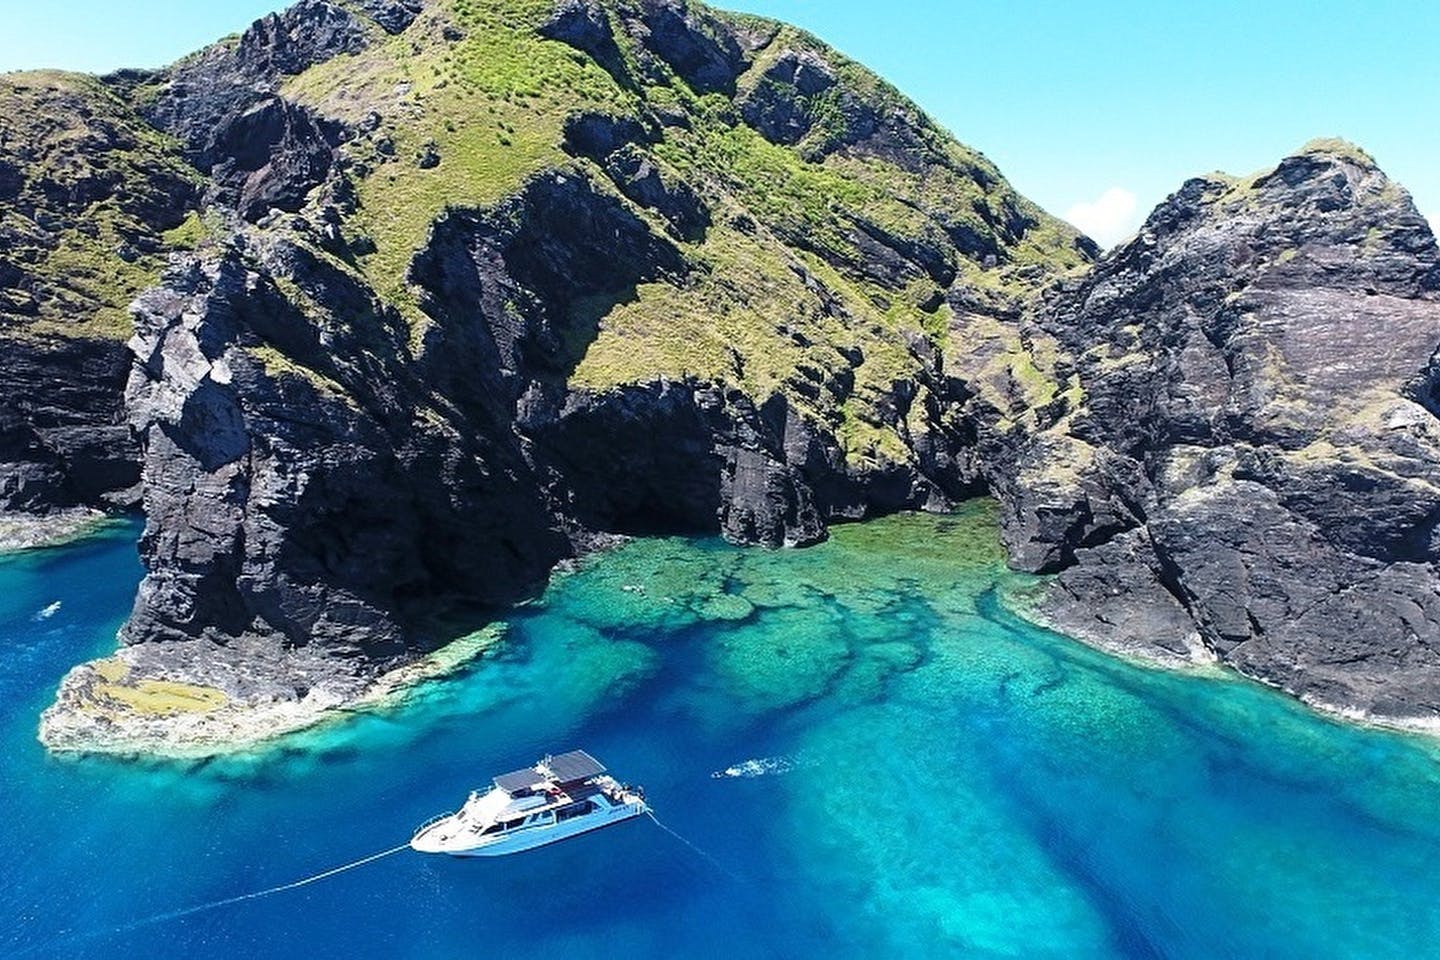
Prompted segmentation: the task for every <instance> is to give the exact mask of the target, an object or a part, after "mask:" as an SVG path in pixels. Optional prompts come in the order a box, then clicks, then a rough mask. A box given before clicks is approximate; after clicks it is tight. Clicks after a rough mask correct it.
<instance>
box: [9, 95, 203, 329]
mask: <svg viewBox="0 0 1440 960" xmlns="http://www.w3.org/2000/svg"><path fill="white" fill-rule="evenodd" d="M0 164H4V165H7V166H8V167H9V168H10V169H12V170H14V171H16V172H17V173H18V178H19V180H20V181H21V182H20V184H19V190H18V195H16V196H13V197H8V198H5V199H4V201H3V202H0V236H4V238H5V240H6V242H5V243H4V244H3V245H0V263H3V264H5V265H9V266H13V267H15V268H18V269H19V270H20V271H22V272H23V273H25V274H27V275H29V276H30V277H32V278H33V279H34V281H35V282H34V283H33V284H30V285H32V286H33V289H34V293H33V294H27V293H25V292H23V291H20V290H8V291H0V322H3V325H4V328H5V330H6V332H9V333H12V334H13V333H21V334H28V335H37V336H43V335H62V336H76V337H79V336H91V337H104V338H119V339H123V338H125V337H127V336H129V333H130V318H129V313H128V310H127V307H128V305H129V303H130V301H131V300H132V299H133V298H134V297H135V295H136V294H137V293H139V292H140V291H141V290H143V289H144V288H145V287H147V286H149V285H151V284H153V283H154V282H155V281H156V280H157V279H158V276H159V271H160V268H161V266H162V265H163V262H164V254H165V251H166V250H167V249H173V248H178V247H184V246H191V245H193V244H194V243H196V242H197V241H198V240H199V238H200V237H201V235H202V234H203V228H202V227H201V225H200V222H199V220H198V219H197V218H196V217H195V216H194V215H193V214H189V215H187V211H186V210H185V209H184V205H183V203H181V204H176V203H174V202H173V200H172V198H173V197H175V196H176V195H177V194H178V195H181V196H183V195H184V194H185V192H186V189H185V187H184V186H183V185H186V184H191V185H193V184H195V183H198V180H199V175H198V174H196V173H195V171H194V170H192V169H191V168H190V167H189V166H187V165H186V164H185V163H184V162H183V161H182V160H180V159H179V158H178V146H177V145H176V144H175V143H173V142H172V141H171V140H170V139H169V138H168V137H165V136H164V135H162V134H160V133H158V132H156V131H155V130H154V129H153V128H151V127H149V126H148V125H147V124H145V123H144V122H143V121H142V120H140V119H139V118H138V117H137V116H136V115H135V114H134V113H133V112H132V111H131V110H130V109H129V108H128V107H127V106H126V105H125V104H124V103H123V102H122V101H121V100H120V98H119V97H118V96H116V95H115V93H114V92H112V91H111V90H109V89H108V88H106V87H105V86H104V85H103V84H102V83H101V82H100V81H99V80H98V79H97V78H95V77H90V76H85V75H81V74H70V73H60V72H56V71H37V72H28V73H11V74H4V75H0ZM7 301H8V302H7Z"/></svg>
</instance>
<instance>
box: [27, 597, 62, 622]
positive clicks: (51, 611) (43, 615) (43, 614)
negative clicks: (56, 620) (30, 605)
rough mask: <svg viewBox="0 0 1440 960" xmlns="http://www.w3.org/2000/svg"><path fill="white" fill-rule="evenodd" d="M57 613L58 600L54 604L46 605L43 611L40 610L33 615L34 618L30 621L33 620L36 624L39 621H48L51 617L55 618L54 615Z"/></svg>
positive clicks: (58, 608)
mask: <svg viewBox="0 0 1440 960" xmlns="http://www.w3.org/2000/svg"><path fill="white" fill-rule="evenodd" d="M59 611H60V601H59V600H56V601H55V602H54V603H52V604H48V605H47V606H46V607H45V608H44V609H43V610H41V611H40V612H39V613H37V614H35V616H34V617H33V618H32V619H33V620H34V621H35V622H36V623H39V622H40V621H41V620H49V619H50V618H51V617H53V616H55V614H56V613H58V612H59Z"/></svg>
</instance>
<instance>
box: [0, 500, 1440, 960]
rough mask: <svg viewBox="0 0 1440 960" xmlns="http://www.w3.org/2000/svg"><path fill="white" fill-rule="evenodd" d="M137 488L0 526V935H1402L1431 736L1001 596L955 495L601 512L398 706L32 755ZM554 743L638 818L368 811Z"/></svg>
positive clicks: (96, 946)
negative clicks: (153, 743) (505, 841)
mask: <svg viewBox="0 0 1440 960" xmlns="http://www.w3.org/2000/svg"><path fill="white" fill-rule="evenodd" d="M136 534H137V528H136V527H134V526H133V525H119V526H116V527H115V528H113V529H111V530H110V531H109V532H108V533H106V534H104V535H102V536H99V537H96V538H93V539H91V540H89V541H87V542H84V543H82V544H78V545H72V546H70V547H67V548H64V549H60V550H55V551H48V552H43V553H32V554H26V555H21V556H12V557H8V558H4V559H0V710H3V712H0V957H4V956H11V955H18V956H43V957H104V958H107V960H114V958H128V957H154V956H157V955H164V956H167V957H205V958H225V957H249V956H261V955H264V956H272V957H346V958H352V960H353V958H372V957H375V958H378V957H387V958H389V957H396V958H441V957H443V958H454V957H465V956H482V955H483V956H492V957H494V956H503V957H515V958H525V960H541V958H548V957H556V958H573V957H576V956H612V957H624V958H627V960H635V958H652V957H654V958H659V957H666V958H672V957H681V958H683V957H702V956H710V957H723V958H725V960H741V958H750V957H824V958H826V960H844V958H851V957H855V958H861V957H863V958H875V957H921V956H928V957H948V956H963V957H1026V958H1033V957H1066V958H1076V957H1143V958H1149V957H1166V958H1190V957H1193V958H1205V960H1213V958H1218V957H1310V958H1315V957H1336V958H1341V957H1343V958H1348V960H1355V958H1370V957H1374V958H1381V957H1397V958H1398V957H1406V958H1415V957H1425V956H1435V955H1436V954H1437V952H1440V896H1437V894H1440V750H1437V748H1436V747H1435V745H1433V744H1432V743H1430V742H1429V741H1426V740H1423V739H1420V738H1415V737H1407V736H1402V735H1396V734H1391V733H1385V732H1380V731H1373V730H1363V729H1358V728H1354V727H1348V726H1344V725H1340V724H1337V723H1333V722H1331V721H1328V720H1325V719H1323V718H1320V717H1317V716H1315V715H1313V714H1311V713H1309V712H1307V711H1306V710H1305V709H1303V708H1302V707H1300V706H1298V705H1297V704H1294V703H1292V702H1291V701H1289V700H1288V699H1286V698H1284V697H1282V696H1280V695H1278V694H1276V693H1273V692H1271V691H1269V690H1265V689H1262V688H1259V687H1257V686H1255V685H1252V684H1249V683H1245V682H1241V681H1238V680H1234V679H1227V678H1225V677H1223V676H1219V675H1215V676H1200V675H1182V674H1176V673H1167V672H1161V671H1156V670H1149V669H1144V668H1140V667H1136V666H1132V665H1129V664H1126V663H1123V662H1121V661H1118V660H1115V659H1112V658H1109V657H1107V656H1105V655H1102V654H1100V653H1097V652H1094V651H1092V650H1090V649H1088V648H1086V647H1084V646H1081V645H1080V644H1078V643H1075V642H1073V641H1071V640H1068V639H1066V638H1064V637H1060V636H1056V635H1054V634H1051V633H1047V632H1044V631H1041V630H1037V629H1035V628H1033V627H1031V626H1028V625H1027V624H1025V623H1023V622H1021V621H1019V620H1017V619H1016V618H1015V617H1014V616H1012V615H1011V614H1009V613H1008V612H1007V605H1006V604H1007V598H1010V597H1015V596H1020V595H1023V592H1024V590H1025V589H1026V588H1027V587H1029V586H1032V585H1033V581H1030V580H1027V579H1026V578H1024V577H1021V576H1018V575H1016V574H1012V573H1009V572H1007V571H1006V570H1005V568H1004V564H1003V558H1002V556H1001V553H1000V548H999V545H998V541H997V537H996V531H995V524H994V516H993V507H992V506H991V505H989V504H986V503H976V504H973V505H971V506H969V507H968V508H967V509H965V510H964V511H962V512H961V513H960V514H958V515H955V516H952V517H938V518H937V517H926V516H903V517H896V518H891V519H887V520H882V521H877V522H872V523H867V524H862V525H856V526H848V527H843V528H840V529H838V530H836V531H835V535H834V538H833V540H832V541H831V542H830V543H828V544H826V545H824V546H820V547H817V548H814V549H811V550H804V551H785V552H766V551H761V550H740V549H736V548H733V547H729V546H726V545H724V544H723V543H720V542H718V541H712V540H701V541H687V540H678V539H662V540H648V541H639V542H636V543H633V544H631V545H629V546H626V547H624V548H622V549H620V550H618V551H616V552H614V553H611V554H609V555H606V556H604V557H601V558H598V559H596V560H594V561H592V562H591V563H590V564H589V565H588V566H586V567H585V568H584V569H583V570H582V571H580V572H579V573H576V574H573V575H570V576H567V577H564V578H561V579H558V580H557V581H556V582H555V584H554V585H553V586H552V588H551V589H550V591H549V593H548V594H547V595H546V596H545V597H544V599H543V600H542V601H541V602H538V603H536V604H533V605H531V606H529V607H527V608H524V609H523V610H521V611H520V612H519V613H518V614H517V615H516V616H515V617H514V618H513V619H511V620H510V621H509V623H508V631H507V635H506V639H505V641H504V642H503V643H502V644H501V645H500V646H499V647H498V648H496V649H495V650H494V651H492V652H491V653H489V654H487V655H486V656H484V657H483V658H482V659H481V660H479V661H477V662H476V663H475V664H474V665H473V666H472V667H470V668H468V669H467V670H465V671H464V672H463V673H462V674H460V675H459V676H458V677H455V678H453V679H450V680H448V681H445V682H439V683H434V684H431V685H428V686H426V687H424V688H423V689H421V690H420V691H418V692H417V694H416V695H415V696H414V697H412V698H411V699H410V700H409V701H408V702H407V703H406V704H405V705H404V706H402V707H399V708H397V709H394V710H392V711H390V712H387V713H383V714H370V715H359V716H355V717H354V718H352V719H350V720H348V721H347V722H344V723H342V724H337V725H332V726H329V727H326V728H324V729H321V730H317V731H312V732H309V733H306V734H302V735H299V736H296V737H293V738H291V739H290V740H288V741H286V742H285V743H284V744H283V745H281V746H280V747H277V748H274V749H271V750H268V751H264V752H261V753H257V754H255V755H251V756H244V757H235V758H229V759H226V760H222V761H212V762H208V763H202V764H195V763H190V764H136V763H121V762H115V761H107V760H83V761H76V760H57V759H52V758H48V757H47V756H46V755H45V753H44V752H43V751H42V750H41V748H40V746H39V745H38V743H37V742H36V741H35V733H34V731H35V722H36V717H37V716H38V714H39V712H40V710H41V709H43V708H44V706H45V705H46V704H47V703H48V702H49V700H50V698H51V696H52V694H53V692H54V689H55V686H56V684H57V683H58V681H59V680H60V677H61V676H62V675H63V674H64V672H65V670H66V669H67V668H68V667H69V666H70V665H72V664H73V663H75V662H76V661H78V660H81V659H84V658H88V657H92V656H96V655H99V654H102V653H105V652H107V651H108V650H109V649H110V648H112V647H113V643H114V633H115V630H116V628H117V627H118V626H119V624H120V622H121V620H122V619H123V617H124V616H125V614H126V612H127V609H128V606H129V602H130V598H131V594H132V591H133V589H134V586H135V584H136V582H137V580H138V578H139V576H140V567H139V563H138V562H137V559H136V555H135V548H134V540H135V537H136ZM571 747H584V748H586V749H588V750H590V751H591V752H593V753H595V754H596V755H598V756H599V757H600V758H601V759H602V760H604V761H605V762H606V763H608V764H609V765H610V767H611V768H612V770H613V771H614V772H615V773H616V774H617V775H618V776H619V777H621V778H622V779H627V780H631V781H635V782H639V783H643V784H644V785H645V787H646V789H647V793H648V796H649V798H650V800H651V802H652V803H653V805H654V807H655V809H656V812H657V814H658V816H659V818H660V819H661V820H662V821H663V822H664V823H665V824H666V825H668V826H669V827H671V828H672V829H673V830H674V831H676V833H678V834H679V835H681V836H683V837H684V838H686V839H687V840H688V841H689V842H690V843H692V844H694V847H693V848H692V847H690V846H687V845H685V844H684V843H681V842H680V841H678V840H677V839H675V838H674V837H672V836H671V835H670V834H667V833H666V832H664V831H663V830H661V829H660V828H659V827H657V826H656V825H654V824H652V823H650V822H649V821H647V820H636V821H631V822H628V823H625V824H623V825H620V826H616V827H612V828H609V829H606V830H602V831H598V832H596V833H593V834H589V835H586V836H584V837H581V838H579V839H576V840H572V841H569V842H565V843H561V844H557V845H555V846H552V847H548V848H544V849H541V850H538V851H535V852H531V853H527V854H522V855H519V856H514V857H506V858H499V859H494V860H471V861H456V860H448V859H440V858H433V857H425V856H422V855H420V854H414V853H411V852H409V851H408V850H407V851H403V852H401V853H399V854H396V855H394V856H390V857H387V858H384V859H381V860H378V861H376V862H373V863H370V864H368V865H366V866H363V867H360V868H359V869H356V870H353V871H350V872H347V873H343V874H340V875H337V876H334V877H331V878H329V879H326V880H322V881H320V882H318V883H314V884H311V885H309V886H305V887H303V888H300V889H296V890H290V891H286V892H283V893H278V894H275V895H273V896H268V897H263V898H260V899H254V900H247V901H244V902H240V903H234V904H231V905H228V906H224V907H220V908H216V909H213V910H206V911H202V912H198V913H191V914H188V915H184V916H178V917H172V918H171V919H168V920H154V919H151V918H154V917H156V916H158V915H164V914H167V913H171V912H172V911H176V910H180V909H184V908H186V907H189V906H192V905H195V904H199V903H204V902H207V901H213V900H218V899H223V898H227V897H231V896H236V895H240V894H244V893H247V892H249V891H253V890H257V889H261V888H265V887H269V886H272V885H275V884H282V883H286V882H288V881H292V880H296V879H300V878H303V877H306V876H308V875H311V874H314V873H317V872H320V871H324V870H327V869H329V868H331V867H334V866H337V865H340V864H343V863H346V862H348V861H352V860H355V859H357V858H360V857H364V856H366V855H368V854H371V853H374V852H377V851H380V850H384V849H386V848H389V847H392V846H395V845H396V844H400V843H403V842H404V841H405V840H406V839H408V837H409V835H410V832H411V830H412V828H413V827H415V826H416V825H417V824H418V823H419V822H421V821H423V820H425V819H426V818H428V817H429V816H431V815H432V814H435V813H438V812H442V811H445V810H448V809H452V808H454V807H455V806H456V805H457V804H458V803H459V802H460V801H462V800H463V798H464V796H465V794H466V792H467V791H468V790H469V789H470V788H471V787H473V786H476V785H479V784H481V783H482V782H484V781H485V780H486V779H487V778H488V776H489V775H491V774H493V773H499V772H503V771H505V770H509V769H512V768H516V767H520V766H525V765H528V764H529V763H532V762H533V761H534V760H535V759H536V758H537V757H539V756H540V755H542V754H544V753H546V752H547V751H556V752H558V751H560V750H563V749H568V748H571Z"/></svg>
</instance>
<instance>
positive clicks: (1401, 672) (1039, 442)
mask: <svg viewBox="0 0 1440 960" xmlns="http://www.w3.org/2000/svg"><path fill="white" fill-rule="evenodd" d="M1039 323H1040V325H1042V326H1043V327H1044V328H1045V329H1046V330H1047V331H1048V332H1049V333H1050V334H1051V335H1053V336H1054V337H1055V338H1056V339H1057V340H1058V341H1060V342H1061V343H1062V344H1063V345H1064V346H1065V348H1066V349H1067V350H1068V352H1069V354H1070V355H1071V356H1072V357H1073V358H1074V359H1073V361H1072V362H1073V369H1074V372H1075V374H1076V376H1077V377H1078V380H1079V384H1080V387H1081V389H1082V390H1083V400H1082V401H1081V402H1079V403H1077V404H1075V406H1074V408H1073V409H1071V410H1069V411H1068V412H1067V413H1066V414H1065V416H1064V418H1063V419H1062V420H1061V421H1060V422H1058V423H1057V424H1055V425H1054V426H1052V427H1050V428H1048V429H1046V430H1042V431H1039V432H1038V433H1037V435H1036V436H1035V437H1033V438H1031V439H1029V440H1028V441H1027V443H1026V445H1024V447H1023V448H1022V452H1021V453H1020V454H1019V455H1018V458H1017V460H1016V470H1015V472H1014V475H1013V478H1012V479H1010V480H1009V481H1007V482H1006V483H1004V484H1002V485H1001V486H1002V490H1003V493H1004V499H1005V501H1006V504H1007V508H1008V509H1007V519H1008V522H1007V523H1006V525H1005V529H1006V536H1007V539H1008V541H1009V543H1010V545H1011V547H1012V556H1014V557H1015V559H1016V561H1017V562H1019V563H1020V564H1022V565H1024V566H1026V567H1028V568H1030V569H1036V570H1059V571H1061V572H1060V575H1059V577H1058V579H1057V580H1056V582H1055V586H1054V588H1053V589H1052V591H1051V596H1050V599H1049V600H1048V602H1047V604H1046V611H1047V613H1048V615H1049V616H1050V617H1051V618H1052V619H1053V621H1054V622H1055V623H1056V624H1058V625H1059V626H1061V627H1062V628H1064V629H1065V630H1067V631H1070V632H1073V633H1077V634H1079V635H1082V636H1085V637H1088V638H1091V639H1094V640H1097V641H1099V642H1102V643H1105V644H1118V645H1121V646H1124V647H1126V648H1129V649H1134V650H1140V651H1146V650H1150V651H1154V650H1157V649H1159V650H1167V651H1171V652H1183V653H1186V654H1193V655H1198V656H1213V657H1216V658H1218V659H1220V660H1221V661H1223V662H1225V663H1228V664H1231V665H1233V666H1235V667H1236V668H1237V669H1239V670H1241V671H1242V672H1244V673H1246V674H1248V675H1250V676H1254V677H1257V678H1259V679H1262V680H1265V681H1266V682H1269V683H1273V684H1275V685H1277V686H1281V687H1283V688H1285V689H1287V690H1289V691H1291V692H1293V693H1296V694H1298V695H1300V696H1302V697H1304V698H1306V699H1307V700H1310V701H1312V702H1315V703H1317V704H1322V705H1325V706H1328V707H1331V708H1333V709H1337V710H1341V711H1347V712H1354V713H1357V714H1362V715H1367V716H1374V717H1380V718H1385V719H1387V720H1392V721H1398V722H1411V721H1414V722H1433V721H1434V718H1436V717H1437V716H1440V657H1437V656H1435V655H1434V654H1433V652H1432V651H1433V650H1434V649H1435V645H1436V643H1437V642H1440V575H1437V567H1436V561H1437V559H1440V538H1437V536H1436V522H1437V519H1440V512H1437V508H1440V423H1437V421H1436V419H1435V415H1434V412H1433V399H1432V394H1431V392H1430V390H1431V387H1430V384H1431V383H1432V380H1431V372H1430V371H1431V370H1432V361H1431V358H1432V357H1433V356H1434V355H1435V352H1436V350H1437V348H1440V252H1437V249H1436V246H1435V240H1434V237H1433V236H1432V235H1431V233H1430V229H1429V227H1428V225H1427V224H1426V222H1425V220H1424V219H1423V218H1422V217H1420V216H1419V215H1418V214H1417V213H1416V212H1415V209H1414V207H1413V205H1412V204H1411V202H1410V200H1409V197H1408V196H1407V195H1406V194H1405V193H1404V191H1403V190H1401V189H1400V188H1399V187H1397V186H1396V185H1395V184H1393V183H1391V182H1390V181H1389V180H1387V179H1386V178H1385V176H1384V174H1383V173H1381V171H1380V170H1379V169H1378V168H1377V167H1376V166H1375V164H1374V162H1373V161H1372V160H1371V159H1370V158H1369V157H1368V156H1366V155H1364V154H1363V153H1361V152H1360V151H1358V150H1356V149H1354V148H1353V147H1350V146H1349V145H1347V144H1342V143H1338V142H1329V143H1319V144H1316V145H1314V146H1312V147H1310V148H1307V149H1306V150H1305V151H1303V152H1302V153H1300V154H1297V155H1296V156H1293V157H1290V158H1288V159H1286V160H1285V161H1284V162H1282V163H1281V164H1280V165H1279V166H1278V167H1276V168H1275V169H1274V170H1271V171H1267V172H1265V173H1263V174H1260V175H1257V176H1255V177H1252V178H1249V179H1245V180H1234V179H1229V178H1220V177H1209V178H1200V179H1196V180H1192V181H1190V182H1189V183H1187V184H1186V185H1185V186H1184V187H1183V188H1182V189H1181V190H1180V191H1179V192H1178V193H1176V194H1175V195H1174V196H1172V197H1171V198H1170V199H1168V200H1167V201H1166V202H1165V203H1164V204H1162V205H1161V206H1160V207H1159V208H1158V209H1157V210H1156V211H1155V212H1154V213H1153V214H1152V215H1151V216H1150V218H1149V220H1148V221H1147V222H1146V224H1145V227H1144V228H1143V229H1142V231H1141V232H1140V235H1139V236H1138V237H1137V238H1136V239H1135V240H1133V241H1131V242H1130V243H1128V244H1126V245H1125V246H1123V247H1121V248H1119V249H1118V250H1116V251H1115V252H1114V253H1112V254H1110V255H1109V256H1108V257H1106V258H1105V259H1104V260H1103V261H1101V263H1100V264H1099V265H1097V267H1096V268H1095V269H1094V270H1093V271H1092V272H1091V273H1090V274H1089V275H1088V276H1087V277H1086V278H1085V279H1084V280H1083V281H1081V282H1079V283H1077V284H1075V285H1073V286H1070V287H1069V288H1067V289H1063V290H1061V291H1059V292H1058V293H1057V294H1056V295H1055V296H1054V297H1053V298H1052V299H1051V300H1050V301H1049V303H1048V305H1047V307H1046V308H1045V309H1044V310H1043V311H1041V313H1040V314H1039ZM1187 621H1189V622H1190V623H1193V636H1192V637H1191V639H1190V640H1189V641H1188V643H1187V642H1186V641H1185V640H1184V639H1183V638H1184V637H1186V635H1187V634H1190V633H1192V631H1189V630H1185V629H1183V628H1184V627H1185V626H1186V625H1187V624H1186V622H1187Z"/></svg>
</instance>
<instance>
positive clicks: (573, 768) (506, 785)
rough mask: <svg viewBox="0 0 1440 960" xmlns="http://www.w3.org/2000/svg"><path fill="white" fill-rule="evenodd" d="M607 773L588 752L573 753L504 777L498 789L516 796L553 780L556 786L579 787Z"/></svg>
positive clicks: (542, 761) (545, 760)
mask: <svg viewBox="0 0 1440 960" xmlns="http://www.w3.org/2000/svg"><path fill="white" fill-rule="evenodd" d="M542 768H543V769H542ZM604 772H605V764H603V763H601V762H600V761H599V760H596V759H595V758H594V757H592V756H590V754H588V753H586V752H585V751H584V750H571V751H570V752H569V753H562V754H560V755H559V756H556V757H546V758H545V759H544V760H541V761H540V762H539V763H537V764H536V765H535V766H533V767H526V768H525V769H524V770H515V771H512V772H511V773H502V774H500V776H498V777H496V778H495V786H497V787H499V788H500V789H501V790H504V791H505V792H506V793H508V794H510V795H511V796H514V795H515V794H517V793H524V792H525V791H526V790H534V789H535V788H536V787H538V786H541V785H543V784H546V783H549V782H550V781H552V780H553V781H555V782H556V783H575V782H577V781H579V780H588V779H589V778H591V777H598V776H599V775H600V774H602V773H604Z"/></svg>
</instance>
